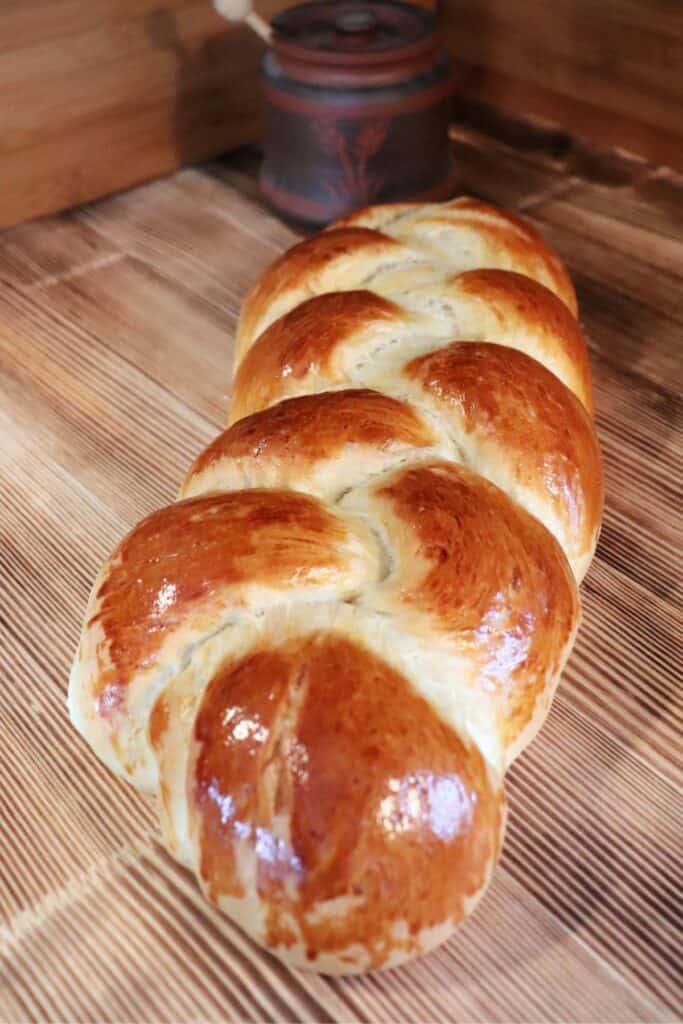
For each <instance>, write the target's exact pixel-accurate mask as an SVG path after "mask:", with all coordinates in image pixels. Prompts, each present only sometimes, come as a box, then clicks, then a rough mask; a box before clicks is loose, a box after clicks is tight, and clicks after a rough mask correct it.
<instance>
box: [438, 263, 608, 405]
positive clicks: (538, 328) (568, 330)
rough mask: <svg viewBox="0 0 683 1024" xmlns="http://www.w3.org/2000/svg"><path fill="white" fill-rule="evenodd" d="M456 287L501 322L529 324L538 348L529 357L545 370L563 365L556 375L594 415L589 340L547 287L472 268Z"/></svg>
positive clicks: (521, 277) (510, 273)
mask: <svg viewBox="0 0 683 1024" xmlns="http://www.w3.org/2000/svg"><path fill="white" fill-rule="evenodd" d="M453 284H454V287H455V291H456V295H457V296H458V297H465V296H467V297H468V298H475V299H476V300H477V301H478V302H480V303H481V304H482V305H484V306H486V307H487V311H488V313H489V314H493V315H494V316H495V317H497V318H498V319H499V320H500V322H501V323H505V321H506V320H507V321H512V322H513V323H515V324H516V325H517V324H518V325H520V326H521V325H524V327H526V328H527V329H528V327H529V326H530V327H531V329H532V330H533V333H534V335H535V336H536V337H537V338H538V339H539V346H538V350H537V351H535V352H533V353H529V354H530V355H533V356H534V357H535V358H536V359H539V360H540V361H541V362H542V363H544V365H546V366H547V365H548V363H547V362H546V360H548V361H549V362H550V363H551V364H556V365H557V366H558V368H559V367H561V368H562V370H563V371H564V372H563V373H562V374H559V373H558V376H560V379H561V380H563V381H564V383H565V384H567V386H568V387H569V388H570V389H571V391H573V392H574V394H575V395H576V397H577V398H578V399H579V401H581V402H582V403H583V405H584V406H585V407H586V409H587V410H588V412H589V413H592V411H593V389H592V384H591V373H590V364H589V361H588V350H587V348H586V342H585V339H584V337H583V334H582V333H581V328H580V327H579V324H578V321H577V320H576V317H575V316H573V315H572V314H571V312H570V311H569V309H568V307H567V306H566V305H565V304H564V303H563V302H560V301H559V300H558V298H557V296H556V295H554V294H553V292H551V291H550V289H549V288H546V287H544V285H542V284H539V283H538V282H537V281H534V280H532V279H531V278H530V277H525V275H524V274H519V273H515V272H514V271H511V270H469V271H466V272H465V273H464V274H459V275H458V276H457V277H456V278H454V280H453ZM485 340H486V341H493V342H496V341H499V340H500V339H499V338H495V337H487V338H486V339H485ZM506 344H509V342H508V340H507V339H506ZM544 356H545V359H544ZM548 368H549V369H552V368H553V365H551V366H549V367H548Z"/></svg>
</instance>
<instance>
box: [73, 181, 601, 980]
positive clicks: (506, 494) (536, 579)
mask: <svg viewBox="0 0 683 1024" xmlns="http://www.w3.org/2000/svg"><path fill="white" fill-rule="evenodd" d="M591 415H592V394H591V383H590V371H589V367H588V359H587V354H586V347H585V343H584V340H583V337H582V335H581V331H580V329H579V326H578V323H577V320H576V299H575V296H574V292H573V289H572V286H571V283H570V281H569V279H568V277H567V275H566V272H565V271H564V268H563V267H562V265H561V263H560V262H559V260H558V259H557V257H556V256H555V255H554V254H553V253H552V252H551V251H550V250H549V249H548V247H547V246H546V245H545V244H544V242H543V241H542V240H541V239H540V237H539V236H538V235H537V234H536V233H535V232H534V231H533V230H532V229H531V228H530V227H529V226H527V225H526V224H525V223H523V222H522V221H520V220H518V219H515V218H513V217H511V216H509V215H508V214H505V213H503V212H502V211H500V210H497V209H495V208H493V207H491V206H488V205H486V204H483V203H480V202H477V201H475V200H471V199H458V200H456V201H454V202H452V203H448V204H444V205H432V206H418V205H411V204H401V205H396V206H383V207H372V208H370V209H368V210H364V211H360V212H359V213H356V214H353V215H351V216H350V217H348V218H346V219H345V220H344V221H343V222H340V223H339V224H337V225H333V227H332V228H331V229H328V230H327V231H326V232H324V233H322V234H320V235H317V236H315V237H314V238H311V239H309V240H307V241H304V242H302V243H301V244H299V245H297V246H295V247H294V248H293V249H291V250H290V251H289V252H288V253H286V254H285V255H284V256H283V257H282V258H281V259H279V260H277V261H276V262H275V263H274V264H273V265H272V266H271V267H270V268H269V269H268V270H267V271H266V272H265V274H264V275H263V276H262V278H261V279H260V280H259V281H258V282H257V283H256V285H255V286H254V287H253V288H252V289H251V291H250V293H249V294H248V296H247V299H246V301H245V304H244V307H243V312H242V317H241V321H240V327H239V332H238V338H237V368H236V376H235V386H234V396H233V403H232V411H231V422H232V425H231V426H230V427H229V428H228V429H227V430H226V431H224V433H222V434H221V435H220V436H219V437H218V438H216V440H215V441H214V442H213V443H212V444H211V445H209V447H208V448H207V449H206V450H205V451H204V452H203V453H202V454H201V455H200V456H199V457H198V459H197V460H196V462H195V464H194V465H193V467H192V468H191V470H190V472H189V474H188V476H187V478H186V480H185V482H184V484H183V487H182V490H181V494H180V498H181V499H183V500H179V501H178V502H177V503H175V504H173V505H171V506H168V507H167V508H164V509H161V510H160V511H159V512H156V513H154V514H153V515H151V516H149V517H148V518H147V519H145V520H144V521H143V522H142V523H140V524H139V525H138V526H137V527H136V528H135V529H134V530H133V531H132V532H131V533H130V534H129V535H128V536H127V537H126V538H124V540H123V541H122V542H121V544H120V545H119V546H118V547H117V549H116V550H115V551H114V553H113V554H112V556H111V557H110V558H109V559H108V560H107V562H106V563H105V565H104V567H103V569H102V571H101V573H100V574H99V576H98V579H97V580H96V582H95V586H94V588H93V591H92V594H91V598H90V602H89V605H88V609H87V613H86V620H85V625H84V627H83V633H82V637H81V643H80V646H79V650H78V653H77V656H76V659H75V662H74V667H73V670H72V674H71V681H70V689H69V705H70V711H71V715H72V719H73V721H74V723H75V724H76V726H77V728H79V729H80V731H81V732H82V733H83V735H84V736H85V737H86V738H87V739H88V741H89V742H90V743H91V745H92V746H93V748H94V749H95V751H96V752H97V753H98V755H99V756H100V757H101V758H102V759H103V760H104V761H105V762H106V763H107V764H108V765H109V766H110V767H112V768H113V769H114V770H115V771H117V772H119V773H120V774H123V775H124V776H126V777H128V778H129V779H130V781H131V782H132V783H133V784H134V785H136V786H137V787H138V788H140V789H143V790H149V791H151V792H154V793H156V794H157V795H158V797H159V808H160V815H161V822H162V828H163V833H164V838H165V841H166V844H167V846H168V848H169V849H170V850H171V852H172V853H173V854H174V855H175V856H176V857H177V858H178V859H179V860H180V861H181V862H183V863H185V864H186V865H187V866H188V867H190V868H191V869H192V870H194V871H195V872H196V873H197V875H198V877H199V880H200V883H201V885H202V887H203V889H204V891H205V893H206V895H207V896H208V898H209V899H211V900H212V901H214V902H215V903H217V904H218V906H219V907H221V909H223V910H224V911H225V912H226V913H228V914H229V915H230V916H231V917H233V918H234V920H236V921H237V922H238V923H239V924H240V925H241V926H242V927H244V928H245V929H246V930H247V931H248V932H249V933H250V934H251V935H252V936H253V937H254V938H255V939H256V940H257V941H259V942H261V943H263V944H264V945H266V946H267V947H268V948H269V949H271V950H272V951H273V952H274V953H276V954H277V955H278V956H280V957H282V958H283V959H284V960H287V961H288V962H290V963H292V964H295V965H299V966H304V967H309V968H312V969H315V970H321V971H328V972H337V973H350V972H355V971H360V970H365V969H369V968H374V967H380V966H391V965H394V964H397V963H400V962H401V961H403V960H405V959H407V958H409V957H411V956H414V955H416V954H418V953H421V952H425V951H426V950H428V949H430V948H432V947H433V946H435V945H436V944H437V943H439V942H441V941H443V940H444V939H445V938H446V937H447V936H448V935H449V934H450V933H451V932H452V930H453V928H454V927H455V926H456V925H457V924H458V923H459V922H460V921H462V920H463V918H464V917H465V916H467V914H469V913H470V912H471V910H472V909H473V907H474V905H475V904H476V902H477V901H478V900H479V898H480V897H481V896H482V894H483V892H484V891H485V889H486V886H487V884H488V881H489V879H490V876H491V873H492V870H493V867H494V865H495V863H496V860H497V857H498V854H499V851H500V847H501V842H502V836H503V827H504V816H505V809H504V795H503V785H502V780H503V775H504V772H505V770H506V768H507V767H508V765H509V764H510V763H511V761H512V760H513V758H514V757H516V755H517V754H518V753H519V752H520V751H521V750H522V749H523V748H524V746H525V745H526V744H527V743H528V742H529V741H530V740H531V739H532V738H533V736H534V735H535V733H536V732H537V730H538V729H539V728H540V726H541V725H542V723H543V721H544V719H545V716H546V714H547V712H548V709H549V706H550V702H551V699H552V695H553V692H554V689H555V686H556V684H557V680H558V678H559V674H560V672H561V670H562V667H563V664H564V662H565V660H566V658H567V655H568V653H569V650H570V648H571V645H572V642H573V638H574V635H575V632H576V628H577V625H578V618H579V600H578V592H577V584H578V582H579V581H580V579H581V578H582V576H583V574H584V573H585V571H586V569H587V567H588V565H589V563H590V560H591V558H592V555H593V552H594V549H595V544H596V542H597V536H598V531H599V527H600V517H601V510H602V474H601V465H600V454H599V449H598V445H597V440H596V437H595V433H594V430H593V426H592V419H591Z"/></svg>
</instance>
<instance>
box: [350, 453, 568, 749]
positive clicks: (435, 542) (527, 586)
mask: <svg viewBox="0 0 683 1024" xmlns="http://www.w3.org/2000/svg"><path fill="white" fill-rule="evenodd" d="M371 495H372V497H371V507H372V501H373V499H374V501H376V502H377V504H378V505H379V507H378V508H375V509H374V512H375V515H376V516H377V521H379V522H382V523H383V527H384V530H385V531H386V534H387V537H388V542H389V544H390V545H391V548H392V551H393V553H394V559H395V561H396V565H395V567H394V571H393V572H392V574H391V576H390V577H389V578H388V579H387V580H386V582H385V583H384V584H383V585H382V586H380V587H379V588H378V591H377V596H376V598H374V599H372V598H370V599H368V600H370V601H371V602H372V603H373V605H375V604H376V607H377V608H379V609H380V610H381V611H385V612H390V613H392V614H399V615H400V616H401V617H402V619H403V620H404V621H405V626H403V627H399V628H410V629H411V631H412V632H415V630H416V629H417V627H418V622H417V620H416V618H415V617H416V616H417V618H418V619H422V620H423V622H424V623H425V626H426V628H427V630H428V631H429V633H430V634H431V636H432V638H433V640H434V639H435V640H437V641H439V642H443V643H445V644H446V645H448V646H450V647H451V648H452V649H453V650H454V651H457V652H458V654H459V655H460V656H462V655H463V654H465V655H466V657H467V658H468V659H469V661H470V664H471V665H473V666H474V670H473V672H472V676H471V678H472V680H473V685H474V686H475V687H476V688H481V689H482V690H484V691H486V692H487V693H489V694H491V696H492V699H493V700H494V701H495V703H496V707H497V713H496V718H497V720H498V724H499V730H500V735H501V737H502V741H503V745H504V746H506V747H511V746H512V745H513V744H514V743H515V741H516V740H517V739H518V737H519V736H520V734H521V733H522V732H523V731H524V729H525V728H526V727H527V726H528V725H529V722H530V721H531V720H532V719H533V716H534V713H535V711H536V709H537V704H538V702H539V701H543V699H544V696H545V694H546V689H547V687H548V686H549V684H550V681H551V680H552V679H553V678H554V677H555V675H556V673H557V671H558V670H559V668H560V667H561V664H562V661H563V658H564V655H565V652H566V649H567V645H568V643H569V641H570V639H571V638H572V636H573V633H574V630H575V628H576V625H577V621H578V611H579V607H578V596H577V591H576V584H575V582H574V579H573V577H572V574H571V571H570V569H569V566H568V564H567V561H566V559H565V558H564V556H563V554H562V551H561V549H560V547H559V545H558V544H557V543H556V542H555V541H554V540H553V538H552V536H551V535H550V534H549V533H548V531H547V530H546V529H545V527H544V526H542V525H541V523H540V522H539V521H538V520H537V519H535V518H534V517H533V516H531V515H529V514H528V513H527V512H525V511H524V510H523V509H522V508H520V506H519V505H516V504H515V503H514V502H513V501H511V500H510V498H508V496H507V495H506V494H505V493H503V491H501V490H499V489H498V488H497V487H495V486H494V485H493V484H490V483H488V481H486V480H483V479H482V477H480V476H479V475H478V474H476V473H472V472H470V471H468V470H466V469H464V468H463V467H462V466H458V465H456V464H454V463H446V462H442V463H435V464H432V465H418V466H412V467H409V468H407V469H402V470H397V471H396V472H395V473H393V474H392V475H391V477H390V479H389V480H388V481H387V482H384V481H382V480H380V481H379V482H378V483H377V484H376V485H375V487H374V488H372V489H371ZM427 642H429V641H427ZM458 682H459V683H460V684H461V683H462V682H464V680H458Z"/></svg>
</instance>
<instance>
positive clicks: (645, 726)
mask: <svg viewBox="0 0 683 1024" xmlns="http://www.w3.org/2000/svg"><path fill="white" fill-rule="evenodd" d="M455 145H456V150H457V155H458V158H459V161H460V167H461V174H462V185H463V189H464V190H468V191H471V192H474V193H477V194H480V195H482V196H484V198H490V199H492V200H494V201H498V202H502V203H505V204H506V205H508V206H510V207H513V208H517V209H519V210H522V211H523V212H524V213H525V215H527V216H529V217H530V218H531V220H532V221H533V222H534V223H535V224H536V225H537V226H538V227H540V228H541V230H543V231H544V232H545V234H546V235H547V237H548V238H549V240H550V241H551V243H552V244H553V245H554V246H556V248H557V250H558V251H559V252H560V254H561V255H562V256H563V258H564V259H565V260H566V261H567V263H568V265H569V268H570V271H571V273H572V275H573V278H574V280H575V283H576V285H577V288H578V293H579V299H580V302H581V310H582V318H583V321H584V324H585V327H586V330H587V332H588V336H589V340H590V345H591V351H592V359H593V369H594V374H595V385H596V400H597V425H598V429H599V432H600V437H601V442H602V446H603V452H604V457H605V463H606V475H607V507H606V516H605V526H604V531H603V535H602V539H601V542H600V547H599V551H598V556H597V559H596V562H595V563H594V566H593V568H592V570H591V572H590V575H589V577H588V579H587V581H586V583H585V584H584V587H583V601H584V622H583V628H582V631H581V633H580V636H579V640H578V643H577V646H576V648H575V650H574V653H573V655H572V657H571V660H570V663H569V665H568V667H567V669H566V672H565V674H564V679H563V682H562V684H561V687H560V690H559V693H558V696H557V699H556V702H555V705H554V708H553V711H552V713H551V715H550V719H549V721H548V723H547V725H546V727H545V729H544V730H543V732H542V734H541V735H540V737H539V738H538V739H537V741H536V742H535V743H534V744H533V746H532V747H531V748H530V749H529V751H528V752H527V753H525V755H524V756H523V757H522V758H521V759H520V761H519V762H518V763H517V764H516V765H515V767H514V769H513V770H512V771H511V772H510V775H509V784H508V793H509V801H510V809H511V813H510V819H509V830H508V837H507V843H506V847H505V853H504V856H503V860H502V863H501V866H500V869H499V871H498V873H497V876H496V879H495V881H494V884H493V886H492V889H491V891H490V894H489V895H488V897H487V898H486V900H485V902H484V903H483V904H482V906H481V907H480V909H479V910H478V912H477V914H476V915H475V916H474V918H473V919H472V920H471V921H470V922H469V923H468V924H467V925H466V926H465V927H464V928H463V929H462V930H461V931H460V933H459V934H458V935H456V937H455V938H454V939H453V940H452V941H451V942H449V943H448V944H447V945H446V946H445V947H443V948H442V949H441V950H439V951H437V952H436V953H434V954H433V955H431V956H430V957H428V958H426V959H424V960H423V961H420V962H418V963H415V964H412V965H410V966H407V967H404V968H402V969H400V970H398V971H392V972H388V973H384V974H376V975H370V976H367V977H361V978H352V979H346V980H335V979H330V978H322V977H316V976H312V975H307V974H302V973H296V972H291V971H289V970H287V969H286V968H285V967H283V966H281V965H280V964H279V963H278V962H276V961H275V960H273V959H272V958H270V957H269V956H267V955H265V954H263V953H261V952H260V951H259V950H257V949H256V948H255V947H254V946H253V945H252V943H251V942H250V941H249V940H248V939H246V938H245V937H244V936H243V935H242V934H241V933H240V932H239V930H238V929H236V928H235V927H233V926H232V925H231V924H230V923H229V922H228V921H227V920H226V919H224V918H223V917H221V916H220V915H219V914H218V913H216V912H214V911H213V910H212V909H211V908H210V907H209V906H208V905H207V904H206V903H205V902H204V900H203V899H202V898H201V897H200V896H199V894H198V891H197V889H196V886H195V884H194V882H193V880H192V878H191V877H190V876H189V875H188V874H187V873H186V872H184V871H183V870H182V869H180V868H179V867H177V866H176V865H175V864H174V863H173V862H172V861H171V860H170V858H169V857H168V856H167V855H166V854H165V853H164V852H163V850H162V849H161V847H160V846H159V844H158V842H157V832H156V825H155V815H154V813H153V810H152V808H151V807H150V806H149V805H148V804H147V803H146V802H145V801H144V800H143V799H142V798H140V797H139V796H137V795H136V794H135V793H134V792H132V790H130V789H129V788H128V787H127V786H125V785H124V784H122V783H120V782H117V781H116V780H115V779H114V778H112V777H111V775H110V774H109V773H108V772H107V771H106V770H105V769H104V768H103V767H102V766H101V765H100V764H99V763H98V762H97V761H96V760H95V758H94V756H93V755H91V754H90V752H89V751H88V750H87V748H86V747H85V745H84V744H83V743H82V741H81V740H80V738H79V737H78V736H77V735H76V734H75V732H74V731H73V730H72V728H71V727H70V725H69V723H68V720H67V716H66V711H65V705H64V698H65V689H66V679H67V673H68V668H69V664H70V660H71V657H72V654H73V650H74V646H75V644H76V639H77V635H78V630H79V626H80V621H81V616H82V613H83V609H84V606H85V601H86V598H87V594H88V590H89V587H90V585H91V582H92V579H93V577H94V574H95V572H96V570H97V569H98V567H99V564H100V562H101V560H102V558H103V557H104V556H105V555H106V554H107V553H108V551H109V550H110V549H111V547H112V546H113V545H114V544H115V542H116V541H117V540H118V539H119V538H120V537H121V535H122V534H123V533H124V532H125V531H126V530H127V529H128V528H130V527H131V526H132V525H133V523H135V522H136V521H137V520H138V519H139V518H140V517H141V516H143V515H145V514H146V513H148V512H150V511H151V510H152V509H154V508H156V507H158V506H160V505H162V504H165V503H167V502H168V501H170V500H172V499H173V498H174V496H175V494H176V490H177V486H178V483H179V481H180V479H181V477H182V475H183V473H184V472H185V470H186V468H187V466H188V465H189V463H190V461H191V460H192V458H193V457H194V456H195V454H196V453H197V452H198V451H199V449H200V448H201V447H202V446H203V445H204V444H205V443H206V442H207V441H208V440H209V439H210V438H211V437H212V436H213V435H214V434H215V433H216V432H217V430H218V429H219V428H220V427H221V425H222V424H223V422H224V416H225V409H226V406H227V401H228V387H229V380H230V366H231V343H232V335H233V332H234V328H235V324H236V319H237V314H238V309H239V303H240V301H241V299H242V297H243V295H244V293H245V290H246V288H247V286H248V285H249V283H250V282H251V281H252V280H253V279H254V278H255V277H256V276H257V274H259V273H260V271H261V270H262V269H263V268H264V267H265V265H266V264H267V263H268V262H269V261H271V260H272V259H273V258H274V257H275V256H276V255H277V254H278V253H280V252H281V251H282V250H283V249H284V248H285V247H286V246H287V245H289V244H290V243H291V242H292V241H293V240H294V235H293V233H292V231H291V230H290V229H289V228H287V227H285V226H283V225H282V224H281V223H279V222H278V221H277V220H276V219H275V218H274V217H272V216H271V215H270V214H268V212H267V211H266V210H265V209H264V207H263V206H262V204H261V203H260V201H259V199H258V195H257V190H256V188H255V185H254V182H253V179H252V177H251V175H250V173H249V169H248V168H247V170H246V171H245V167H244V161H243V159H242V158H240V157H237V158H233V159H230V160H226V161H225V162H224V163H221V164H215V165H212V166H210V167H208V168H205V169H201V170H187V171H183V172H181V173H179V174H177V175H175V176H174V177H172V178H169V179H167V180H164V181H160V182H157V183H154V184H151V185H148V186H145V187H143V188H139V189H137V190H135V191H133V192H129V193H127V194H125V195H122V196H119V197H116V198H113V199H110V200H107V201H104V202H101V203H99V204H97V205H95V206H92V207H89V208H86V209H82V210H79V211H76V212H73V213H70V214H67V215H64V216H61V217H58V218H51V219H48V220H46V221H43V222H39V223H35V224H32V225H27V226H23V227H20V228H17V229H14V230H13V231H10V232H8V233H5V234H4V235H0V282H1V287H0V395H1V401H0V430H1V431H2V445H1V446H0V477H1V480H0V484H1V486H0V529H1V531H2V545H1V547H0V559H1V563H0V565H1V568H0V574H1V575H0V586H1V614H0V644H1V646H2V652H3V658H2V668H3V671H2V687H1V688H0V744H1V746H0V815H1V818H0V925H1V929H2V930H1V933H0V934H1V935H2V962H1V965H0V971H1V973H0V1020H2V1021H3V1022H18V1021H24V1020H41V1021H62V1020H63V1021H67V1020H68V1021H110V1020H111V1021H135V1022H142V1021H190V1020H192V1021H219V1020H233V1021H242V1020H268V1021H289V1020H297V1021H298V1020H301V1021H356V1020H363V1021H365V1020H372V1021H379V1020H387V1021H415V1020H439V1021H442V1020H443V1021H446V1020H447V1021H551V1020H553V1021H554V1020H558V1021H569V1020H571V1021H601V1022H617V1021H672V1020H676V1019H680V1017H681V1012H682V997H681V984H680V975H679V974H678V973H677V972H678V971H679V970H680V952H681V932H680V925H681V877H682V869H681V845H682V837H681V831H682V829H681V823H682V822H683V800H682V799H681V776H682V768H683V751H682V748H681V734H680V726H681V691H680V686H679V684H680V680H681V678H682V676H683V673H682V671H681V658H680V640H681V610H680V596H681V590H680V580H681V558H680V542H681V538H680V521H679V520H677V517H678V516H679V515H680V509H681V494H680V483H681V432H680V427H681V419H680V404H679V400H680V394H679V391H678V384H679V383H680V374H681V338H682V332H683V243H682V241H681V238H682V237H683V231H682V230H681V228H682V227H683V224H682V217H681V198H682V197H683V183H681V181H680V180H677V179H676V178H675V177H674V176H673V175H671V174H669V173H668V172H662V171H659V172H657V171H653V170H652V169H650V168H647V167H645V166H643V165H640V164H638V163H637V162H635V161H630V160H626V159H624V160H619V161H614V162H609V161H607V162H605V161H600V160H597V161H593V162H591V160H590V159H589V160H587V159H586V157H585V154H584V155H583V156H581V154H579V153H577V152H575V151H572V152H569V153H567V152H564V153H563V154H560V155H559V156H558V155H557V153H556V152H555V151H554V150H549V151H544V150H543V147H542V146H541V147H540V149H539V147H538V145H537V143H536V142H534V143H533V145H530V146H527V147H526V148H525V147H521V148H513V147H508V146H504V145H501V144H497V143H491V142H490V141H488V140H483V139H478V138H476V137H473V136H471V135H465V134H464V133H459V134H457V136H456V139H455Z"/></svg>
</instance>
